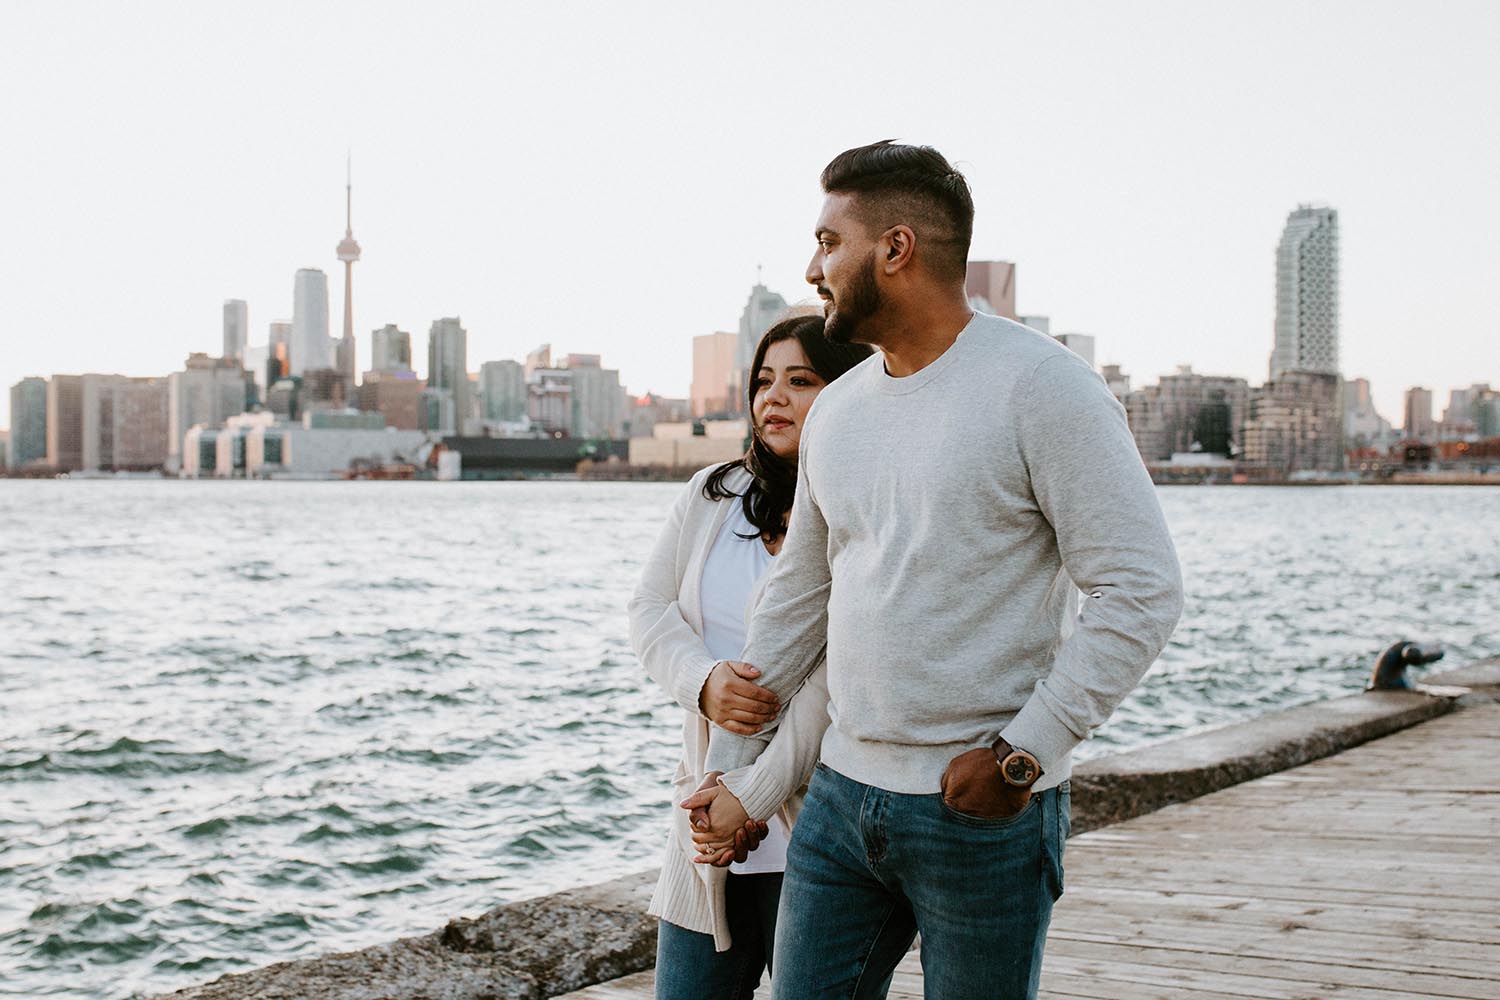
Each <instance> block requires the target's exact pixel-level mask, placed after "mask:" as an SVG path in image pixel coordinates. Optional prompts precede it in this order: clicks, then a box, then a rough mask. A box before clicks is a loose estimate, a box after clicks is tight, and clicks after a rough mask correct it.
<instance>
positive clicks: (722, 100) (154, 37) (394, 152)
mask: <svg viewBox="0 0 1500 1000" xmlns="http://www.w3.org/2000/svg"><path fill="white" fill-rule="evenodd" d="M732 11H735V12H732ZM1497 53H1500V4H1494V3H1484V2H1473V3H1443V2H1422V3H1417V2H1412V3H1375V2H1369V0H1361V2H1351V3H1308V2H1293V3H1279V2H1264V0H1258V2H1254V3H1248V2H1247V3H1202V2H1198V0H1193V2H1183V3H1125V2H1110V3H1068V2H1052V3H1035V4H1032V3H996V2H972V3H966V4H957V3H951V4H950V3H923V4H915V3H909V2H908V3H862V4H851V3H838V4H834V3H809V2H802V3H767V2H761V3H756V4H744V5H739V6H738V7H737V8H731V7H730V6H729V5H720V4H704V3H692V4H687V3H683V4H667V3H651V4H621V3H549V4H542V3H536V4H521V3H514V4H478V3H476V4H472V5H468V4H464V5H461V4H451V3H441V2H429V3H424V4H420V5H417V4H411V3H368V2H364V3H348V4H332V3H316V2H307V0H303V2H299V3H259V2H258V3H253V4H245V3H237V4H229V3H213V2H194V3H174V4H168V3H152V2H141V3H131V4H113V3H75V2H67V0H52V2H47V3H23V2H9V3H5V4H4V5H3V6H0V92H3V93H4V95H5V99H4V101H3V102H0V149H3V152H0V308H3V310H4V330H5V334H4V340H3V343H4V349H3V350H0V385H3V386H5V387H8V386H9V385H11V384H12V383H14V382H15V381H16V380H17V379H19V378H21V377H22V376H25V375H44V376H45V375H49V374H52V373H56V372H83V371H102V372H114V371H118V372H122V373H125V374H132V375H148V374H165V373H166V372H169V371H172V370H174V369H176V368H179V367H180V366H181V363H182V360H183V358H184V357H185V356H186V355H187V353H188V352H189V351H194V350H198V351H208V352H210V353H214V354H217V353H218V352H219V348H220V317H221V305H222V303H223V300H224V299H226V298H242V299H245V300H247V301H248V302H249V311H250V323H251V343H252V344H259V343H263V342H264V341H265V339H266V325H267V324H268V323H269V322H270V321H272V320H276V319H283V318H288V317H290V315H291V311H292V275H293V273H294V272H295V271H296V270H297V268H299V267H321V268H323V269H324V270H325V271H327V272H328V273H329V277H330V299H331V301H332V306H333V308H332V316H331V323H330V326H331V329H332V330H333V331H335V332H337V331H338V329H339V327H340V324H341V321H342V320H341V302H342V295H343V284H342V274H341V269H340V266H339V264H338V261H337V260H336V259H335V257H334V246H335V245H336V244H337V242H338V241H339V239H340V238H341V237H342V235H343V228H344V218H343V214H344V203H343V193H344V192H343V183H344V156H345V151H346V150H352V151H353V156H354V185H355V187H354V232H355V236H356V238H357V239H358V240H359V242H360V243H361V245H362V246H363V248H364V259H363V261H362V262H361V263H359V264H357V265H356V267H355V283H354V284H355V329H356V333H357V334H358V336H359V340H360V367H361V369H363V368H364V367H365V366H366V364H367V362H368V359H369V353H368V352H369V331H370V330H372V329H374V328H376V327H379V326H381V325H383V324H385V323H396V324H398V325H399V326H400V327H401V328H402V329H404V330H408V331H410V332H411V334H412V337H413V348H414V353H415V354H416V355H418V357H419V360H418V367H419V368H423V367H425V360H426V342H427V330H428V327H429V326H430V325H431V323H432V321H433V320H434V319H436V318H438V317H440V316H450V315H458V316H460V317H462V319H463V322H464V325H465V327H467V329H468V331H469V362H470V367H471V368H472V369H475V370H477V369H478V367H479V364H480V363H481V362H483V361H486V360H492V359H497V358H504V357H514V358H519V357H521V356H522V355H523V354H524V353H525V352H526V351H527V350H529V349H531V348H532V347H534V346H536V345H537V344H539V343H542V342H547V341H550V342H551V343H552V345H553V347H554V350H556V351H560V352H567V351H576V352H589V353H599V354H602V355H603V356H604V362H605V364H606V365H608V366H610V367H617V368H619V369H620V371H621V377H622V379H623V381H624V382H625V384H626V385H627V386H628V387H629V388H630V389H631V390H632V391H633V392H636V393H640V392H645V391H647V390H654V391H656V392H661V393H665V394H669V395H685V394H686V392H687V388H688V381H689V377H690V371H691V358H690V341H691V338H692V337H693V336H694V335H696V334H701V333H708V332H712V331H714V330H732V329H735V328H736V325H737V323H738V319H739V313H740V309H741V307H742V305H743V303H744V300H745V298H746V295H747V293H748V291H749V288H750V285H751V284H752V283H753V282H754V280H755V276H756V266H757V265H758V264H760V265H764V268H765V271H764V277H765V282H766V284H767V285H769V286H771V287H772V288H773V289H775V290H777V291H779V292H781V293H782V294H783V295H785V296H786V297H787V298H788V299H789V300H796V299H799V298H803V297H805V296H806V295H807V294H808V289H807V286H806V285H805V284H804V283H803V281H802V273H803V268H804V266H805V264H806V262H807V258H808V256H809V254H810V253H811V250H812V248H813V241H812V234H811V230H812V224H813V220H814V218H815V216H816V213H817V208H818V204H819V201H820V198H821V196H820V193H819V191H818V187H817V175H818V172H819V170H820V169H821V168H822V166H823V165H824V163H826V162H827V161H828V159H829V158H831V157H832V156H833V155H834V154H835V153H837V152H839V151H840V150H842V149H844V148H846V147H849V146H852V145H857V144H860V143H864V142H868V141H872V140H875V139H881V138H887V137H899V138H902V139H905V140H908V141H913V142H924V143H930V144H933V145H935V146H937V147H938V148H939V149H940V150H942V151H943V152H944V153H946V154H947V155H948V156H949V157H950V158H951V159H953V160H955V161H957V162H958V164H959V165H960V166H961V168H962V169H963V170H964V171H965V172H966V173H967V175H968V177H969V180H970V182H971V184H972V185H973V188H974V198H975V202H976V205H977V207H978V218H977V220H976V226H975V240H974V249H973V256H974V257H975V258H977V259H987V258H1006V259H1010V260H1014V261H1016V262H1017V263H1018V276H1017V287H1018V289H1019V307H1020V310H1021V312H1023V313H1041V314H1046V315H1049V316H1050V317H1051V318H1052V329H1053V332H1065V331H1079V332H1084V333H1090V334H1093V335H1094V336H1096V337H1097V338H1098V344H1099V347H1098V353H1099V360H1100V361H1102V362H1108V361H1116V362H1119V363H1121V364H1123V365H1124V366H1125V368H1126V371H1127V372H1128V373H1129V374H1130V375H1131V376H1132V378H1133V379H1134V382H1135V384H1136V385H1141V384H1144V383H1147V382H1151V381H1154V380H1155V378H1156V376H1158V375H1159V374H1161V373H1163V372H1168V371H1171V370H1172V368H1173V366H1175V365H1177V364H1179V363H1187V364H1192V365H1193V366H1194V368H1195V369H1196V370H1198V371H1202V372H1209V373H1228V374H1235V375H1242V376H1246V377H1248V378H1250V379H1251V381H1252V382H1253V383H1257V384H1258V383H1259V382H1260V381H1261V380H1262V379H1264V377H1265V368H1266V362H1267V358H1268V356H1269V353H1270V349H1271V339H1272V324H1273V312H1274V290H1273V275H1274V257H1273V255H1274V250H1275V245H1276V241H1277V238H1278V236H1279V234H1280V231H1281V227H1282V225H1283V223H1284V221H1285V219H1286V215H1287V213H1288V212H1289V211H1290V210H1291V209H1293V208H1294V207H1296V205H1297V204H1298V203H1299V202H1306V201H1317V202H1324V203H1328V204H1331V205H1333V206H1334V207H1336V208H1337V209H1338V210H1339V218H1340V225H1341V238H1342V244H1343V255H1342V299H1343V303H1342V305H1343V309H1342V313H1343V323H1342V342H1343V361H1344V372H1345V374H1346V376H1350V377H1354V376H1360V375H1363V376H1366V377H1368V378H1370V379H1371V380H1372V381H1373V383H1374V388H1375V393H1376V400H1377V403H1378V404H1379V406H1380V407H1381V409H1382V411H1383V412H1384V414H1385V415H1386V416H1387V417H1388V418H1391V419H1393V420H1394V421H1396V422H1397V423H1399V422H1400V420H1401V412H1400V399H1401V394H1402V391H1403V389H1404V388H1405V387H1406V386H1407V385H1411V384H1424V385H1427V386H1429V387H1431V388H1433V389H1434V390H1436V392H1435V396H1436V397H1437V398H1438V405H1439V408H1441V406H1442V404H1443V403H1445V402H1446V400H1447V392H1448V390H1449V389H1450V388H1452V387H1454V386H1460V385H1467V384H1469V383H1470V382H1472V381H1489V382H1491V383H1492V384H1500V346H1497V344H1500V340H1497V335H1500V121H1497V116H1500V55H1497ZM8 410H9V394H8V392H6V393H3V394H0V426H5V425H7V424H8V423H9V420H8Z"/></svg>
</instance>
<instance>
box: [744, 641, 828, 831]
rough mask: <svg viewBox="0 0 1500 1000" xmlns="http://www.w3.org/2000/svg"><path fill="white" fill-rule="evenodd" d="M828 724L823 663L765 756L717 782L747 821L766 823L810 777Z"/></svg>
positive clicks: (795, 701)
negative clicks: (743, 812)
mask: <svg viewBox="0 0 1500 1000" xmlns="http://www.w3.org/2000/svg"><path fill="white" fill-rule="evenodd" d="M828 724H829V719H828V665H827V663H823V664H821V665H820V666H819V667H818V668H817V669H816V670H814V671H813V672H812V673H811V674H810V675H809V676H808V678H807V683H806V684H803V685H802V687H801V688H800V689H799V690H798V691H797V693H796V694H794V695H792V700H791V702H790V703H789V704H788V705H787V707H786V714H785V715H783V716H782V719H781V725H780V726H778V727H777V729H776V736H775V738H773V739H772V740H771V743H770V745H769V746H767V747H766V750H765V753H763V754H761V755H760V757H759V758H758V759H757V760H756V762H755V763H754V764H752V765H750V766H749V767H747V768H742V769H740V770H738V771H730V772H729V773H728V774H725V775H724V776H723V777H721V778H720V779H719V783H720V784H722V785H723V786H724V787H725V788H727V789H729V791H730V792H732V793H733V794H734V797H735V798H737V799H739V800H740V805H742V806H744V807H745V812H747V813H749V814H750V818H751V819H758V820H765V819H769V818H770V817H771V815H772V814H773V813H775V812H776V810H777V809H780V808H781V804H782V803H783V802H785V801H786V800H787V799H789V798H790V797H791V796H792V794H793V793H794V792H796V791H797V789H799V788H801V787H802V786H803V785H805V784H807V782H808V779H809V778H811V777H812V773H813V768H814V767H815V766H817V763H818V752H819V750H820V749H821V748H822V746H823V733H824V731H826V730H827V729H828Z"/></svg>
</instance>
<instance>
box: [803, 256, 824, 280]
mask: <svg viewBox="0 0 1500 1000" xmlns="http://www.w3.org/2000/svg"><path fill="white" fill-rule="evenodd" d="M821 256H822V251H820V250H814V251H813V255H812V260H810V261H808V262H807V273H806V274H804V275H803V277H804V278H806V279H807V283H808V284H809V285H821V284H822V283H823V264H822V262H821V261H820V260H818V258H819V257H821Z"/></svg>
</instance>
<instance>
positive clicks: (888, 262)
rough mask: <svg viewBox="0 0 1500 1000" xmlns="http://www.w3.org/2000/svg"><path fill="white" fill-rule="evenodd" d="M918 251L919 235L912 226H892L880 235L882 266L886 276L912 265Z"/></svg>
mask: <svg viewBox="0 0 1500 1000" xmlns="http://www.w3.org/2000/svg"><path fill="white" fill-rule="evenodd" d="M916 249H917V234H916V233H914V232H912V229H911V227H910V226H892V227H891V228H889V229H887V230H886V231H885V232H884V233H881V234H880V250H879V255H880V265H881V270H883V271H884V272H885V273H886V274H895V273H896V272H897V271H899V270H901V269H902V268H903V267H906V266H907V265H909V264H910V263H911V260H912V255H913V254H914V253H915V252H916Z"/></svg>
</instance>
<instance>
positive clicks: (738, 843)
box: [682, 774, 769, 868]
mask: <svg viewBox="0 0 1500 1000" xmlns="http://www.w3.org/2000/svg"><path fill="white" fill-rule="evenodd" d="M682 808H684V809H687V810H689V811H690V812H691V814H692V816H693V819H692V827H693V843H694V844H696V845H697V847H698V857H696V858H694V859H693V860H694V861H695V862H697V863H698V864H711V865H715V866H716V867H720V868H722V867H724V866H726V865H728V864H729V863H730V862H731V861H744V860H745V858H746V857H748V856H749V854H750V852H751V851H753V850H755V849H756V848H757V847H759V846H760V842H761V840H763V839H764V838H765V836H766V833H767V832H768V830H769V827H767V825H766V824H765V823H762V822H757V821H756V820H753V819H751V818H750V817H749V815H748V814H747V813H746V812H745V807H744V806H742V805H741V804H740V800H739V799H737V798H735V796H734V793H733V792H731V791H730V790H729V789H727V788H725V787H724V786H723V785H720V784H719V783H718V775H717V774H711V775H709V776H708V778H707V779H706V780H705V781H704V783H703V785H702V787H700V788H699V789H698V790H697V791H696V792H694V793H693V794H692V795H689V796H688V797H687V798H685V799H683V800H682Z"/></svg>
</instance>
